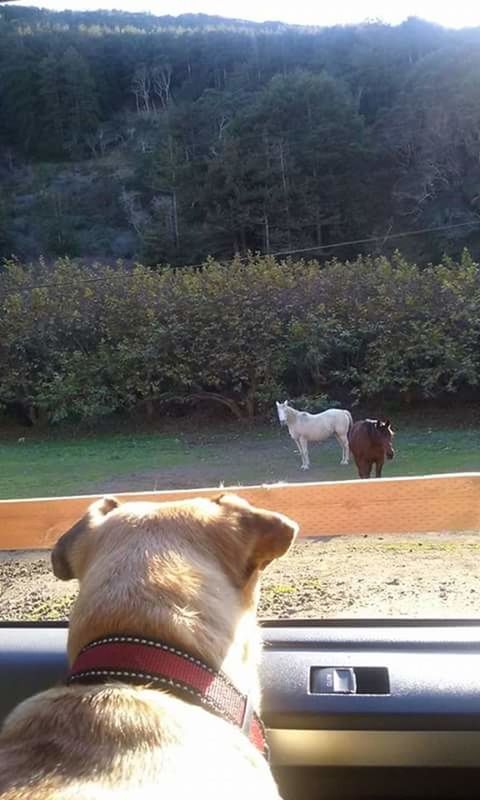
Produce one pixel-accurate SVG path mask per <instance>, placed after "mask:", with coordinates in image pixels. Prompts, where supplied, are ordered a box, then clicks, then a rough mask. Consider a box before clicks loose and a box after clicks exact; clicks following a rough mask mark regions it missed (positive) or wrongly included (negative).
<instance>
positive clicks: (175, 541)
mask: <svg viewBox="0 0 480 800" xmlns="http://www.w3.org/2000/svg"><path fill="white" fill-rule="evenodd" d="M297 530H298V526H297V525H296V523H295V522H293V521H292V520H291V519H289V518H288V517H285V516H283V515H281V514H278V513H274V512H271V511H266V510H264V509H260V508H256V507H254V506H252V505H250V504H249V503H248V502H247V501H246V500H243V499H241V498H240V497H238V496H236V495H231V494H221V495H219V496H218V497H216V498H215V499H212V500H210V499H205V498H197V499H192V500H186V501H179V502H172V503H150V502H125V503H120V502H119V501H118V499H116V498H114V497H104V498H103V499H101V500H98V501H96V502H95V503H94V504H93V505H91V506H90V508H89V509H88V511H87V513H86V514H85V516H84V517H83V518H82V519H81V520H80V521H79V522H77V523H76V524H75V525H74V526H73V527H72V528H71V529H70V530H69V531H67V532H66V533H65V534H64V535H63V536H62V537H61V538H60V539H59V540H58V542H57V543H56V545H55V547H54V549H53V551H52V556H51V558H52V566H53V571H54V573H55V575H56V576H57V577H58V578H60V579H61V580H71V579H78V581H79V585H80V588H79V594H78V598H77V600H76V603H75V605H74V607H73V609H72V613H71V617H70V624H69V633H68V659H69V664H70V672H69V676H68V678H67V682H66V685H62V686H59V687H57V688H53V689H50V690H48V691H45V692H42V693H40V694H38V695H35V696H34V697H32V698H30V699H28V700H26V701H24V702H23V703H21V704H20V705H19V706H17V708H16V709H14V710H13V711H12V712H11V714H10V715H9V716H8V717H7V719H6V721H5V723H4V726H3V729H2V732H1V734H0V798H1V800H14V798H15V800H113V798H115V800H146V799H147V798H148V799H150V798H152V800H154V798H155V800H157V798H166V797H175V798H176V800H187V798H188V800H191V797H192V796H193V795H195V797H197V798H208V800H220V798H222V800H225V798H226V797H228V798H229V800H230V798H233V800H246V799H247V798H252V800H253V798H262V800H270V799H271V800H273V798H278V797H279V795H278V789H277V786H276V783H275V781H274V779H273V777H272V774H271V772H270V768H269V765H268V761H267V759H266V758H265V755H266V746H265V740H264V734H263V729H262V726H261V721H260V719H259V717H258V714H259V706H260V687H259V680H258V670H257V665H258V661H259V656H260V636H259V632H258V628H257V623H256V607H257V602H258V594H259V582H260V581H259V578H260V576H261V572H262V570H263V569H264V568H265V567H266V566H267V565H268V564H269V563H270V562H271V561H272V560H273V559H275V558H278V557H279V556H282V555H283V554H284V553H286V551H287V550H288V548H289V547H290V545H291V543H292V541H293V540H294V538H295V536H296V533H297Z"/></svg>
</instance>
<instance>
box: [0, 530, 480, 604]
mask: <svg viewBox="0 0 480 800" xmlns="http://www.w3.org/2000/svg"><path fill="white" fill-rule="evenodd" d="M76 588H77V587H76V584H75V582H74V581H73V582H72V583H63V582H61V581H58V580H56V578H55V577H54V576H53V575H52V573H51V570H50V565H49V554H48V553H39V552H35V553H19V552H12V553H0V620H49V619H50V620H53V619H65V618H66V617H67V616H68V612H69V609H70V607H71V604H72V602H73V601H74V598H75V595H76ZM260 615H261V616H262V617H263V618H266V619H275V618H280V617H290V618H300V617H304V618H310V619H312V618H321V617H363V618H366V617H405V616H410V617H417V618H418V617H423V618H428V617H430V618H432V617H480V534H470V535H467V534H462V535H459V534H456V535H430V536H422V537H419V536H387V537H380V536H368V537H367V536H365V537H353V536H351V537H333V538H330V539H316V540H309V541H303V542H299V543H298V544H297V545H295V547H294V548H293V550H292V551H291V552H290V553H289V554H288V556H287V557H286V558H284V559H282V560H281V561H278V562H277V563H275V564H272V565H271V566H270V567H269V568H268V570H267V571H266V573H265V576H264V580H263V587H262V599H261V605H260Z"/></svg>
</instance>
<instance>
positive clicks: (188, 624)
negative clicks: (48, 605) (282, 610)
mask: <svg viewBox="0 0 480 800" xmlns="http://www.w3.org/2000/svg"><path fill="white" fill-rule="evenodd" d="M297 529H298V526H297V525H296V523H295V522H293V521H292V520H290V519H289V518H288V517H285V516H283V515H282V514H278V513H275V512H272V511H267V510H265V509H261V508H256V507H255V506H252V505H251V504H250V503H248V502H247V501H246V500H243V499H242V498H240V497H238V496H236V495H231V494H221V495H219V496H218V497H216V498H214V499H212V500H209V499H205V498H197V499H194V500H186V501H179V502H174V503H147V502H126V503H120V502H119V501H118V500H117V499H116V498H114V497H104V498H103V499H101V500H99V501H97V502H95V503H93V505H91V506H90V508H89V509H88V511H87V513H86V514H85V516H84V517H82V519H81V520H80V521H79V522H77V523H76V524H75V525H74V526H73V527H72V528H71V529H70V530H69V531H67V532H66V533H65V534H64V535H63V536H62V537H61V538H60V539H59V540H58V542H57V544H56V545H55V547H54V549H53V552H52V566H53V571H54V573H55V575H56V576H57V577H58V578H60V579H62V580H70V579H72V578H77V579H79V581H80V592H79V597H78V600H77V603H76V606H75V608H74V611H73V613H72V618H71V622H70V637H72V634H73V637H74V639H75V641H76V645H79V646H83V645H84V644H85V643H86V641H88V640H90V639H92V638H95V637H96V636H98V635H104V634H105V633H115V632H121V631H123V632H125V630H132V629H133V630H134V632H137V633H139V634H142V635H150V636H160V635H162V634H163V635H164V634H165V628H167V629H168V630H167V635H169V634H171V635H175V636H176V637H177V640H178V636H180V637H185V636H186V637H187V640H188V639H191V642H189V641H180V642H179V644H182V645H183V646H184V647H187V646H189V644H191V643H195V642H196V643H197V644H198V643H199V642H201V641H202V636H203V640H204V642H205V646H207V642H210V645H209V646H212V641H213V640H214V639H215V637H216V636H217V635H220V632H222V635H223V638H224V639H225V637H226V638H228V637H229V636H230V638H233V637H234V629H235V627H236V626H238V623H239V621H240V618H241V617H242V614H244V613H245V612H249V613H250V612H252V611H254V610H255V609H256V600H257V584H258V578H259V575H260V572H261V571H262V570H263V569H264V568H265V567H266V566H267V565H268V564H269V563H270V562H271V561H273V560H274V559H276V558H278V557H279V556H282V555H284V553H286V551H287V550H288V548H289V547H290V545H291V543H292V541H293V539H294V537H295V535H296V533H297ZM73 628H77V629H78V628H82V633H81V634H79V633H78V630H77V631H73V630H72V629H73ZM226 644H227V643H226V640H225V646H226ZM230 644H231V642H230ZM76 645H75V646H73V648H72V649H73V650H77V652H78V647H77V646H76ZM69 649H70V648H69ZM201 649H203V648H201Z"/></svg>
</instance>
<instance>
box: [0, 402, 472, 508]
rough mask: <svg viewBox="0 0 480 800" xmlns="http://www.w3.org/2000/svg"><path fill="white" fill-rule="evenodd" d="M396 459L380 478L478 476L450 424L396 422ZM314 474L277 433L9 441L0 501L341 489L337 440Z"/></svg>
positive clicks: (465, 434)
mask: <svg viewBox="0 0 480 800" xmlns="http://www.w3.org/2000/svg"><path fill="white" fill-rule="evenodd" d="M395 427H396V430H397V435H396V439H395V447H396V450H397V456H396V458H395V460H394V461H393V462H390V463H388V464H386V466H385V468H384V477H393V476H397V475H422V474H423V475H425V474H433V473H441V472H463V471H476V470H480V426H478V425H468V426H462V425H461V422H460V424H459V422H458V420H452V418H451V417H449V418H446V417H445V418H444V419H440V420H438V419H437V420H436V422H435V424H434V425H433V426H430V427H427V426H426V425H422V424H419V423H416V424H409V423H408V420H407V419H405V420H402V419H399V420H396V424H395ZM310 454H311V462H312V468H311V469H310V471H309V472H301V470H300V468H299V466H300V459H299V456H298V454H297V453H296V451H295V448H294V444H293V442H292V441H291V439H290V437H289V435H288V432H287V431H286V430H285V429H280V427H279V426H278V425H271V426H261V427H256V428H249V429H245V428H242V427H241V426H239V425H233V424H232V425H227V426H223V427H222V428H221V429H217V430H214V429H212V428H209V427H208V428H204V429H203V430H202V431H201V432H198V431H196V432H195V431H193V432H192V431H186V432H183V433H182V432H181V431H179V432H178V434H176V435H172V434H171V433H170V432H168V433H158V432H151V433H145V432H143V433H121V432H116V433H102V434H99V435H95V436H94V435H88V436H87V435H83V436H80V435H77V436H74V435H72V434H67V433H65V434H64V435H62V434H59V433H58V432H56V433H55V434H50V435H49V436H43V437H42V436H41V435H40V434H36V433H35V432H33V433H27V434H25V440H24V441H18V439H17V438H16V437H14V436H13V435H12V434H11V433H10V435H9V436H8V438H7V437H4V440H3V443H2V444H0V498H1V499H7V498H15V497H18V498H20V497H39V496H44V497H46V496H55V495H57V496H58V495H67V494H88V493H94V492H96V491H118V492H120V491H135V490H137V491H148V490H152V489H162V488H165V489H169V488H194V487H199V486H218V485H219V484H220V483H222V482H223V483H224V484H226V485H228V484H231V485H236V484H241V483H249V484H252V483H264V482H274V481H303V480H308V481H321V480H345V479H352V478H355V477H357V475H356V471H355V468H354V465H353V464H350V465H349V466H348V467H342V466H340V463H339V461H340V450H339V447H338V445H337V444H336V442H335V441H332V442H327V443H326V444H323V445H312V446H311V450H310Z"/></svg>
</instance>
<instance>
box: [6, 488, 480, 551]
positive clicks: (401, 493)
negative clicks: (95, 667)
mask: <svg viewBox="0 0 480 800" xmlns="http://www.w3.org/2000/svg"><path fill="white" fill-rule="evenodd" d="M225 491H232V492H235V493H237V494H239V495H241V496H242V497H245V498H246V499H247V500H249V501H250V502H252V503H254V504H255V505H258V506H263V507H265V508H270V509H272V510H275V511H281V512H283V513H284V514H288V516H290V517H292V518H293V519H295V520H297V522H298V523H299V524H300V535H301V536H306V537H314V536H341V535H346V534H394V533H397V534H405V533H430V532H451V533H455V532H464V531H480V473H459V474H452V475H429V476H424V477H415V478H384V479H381V480H370V481H358V480H356V481H341V482H325V483H293V484H292V483H290V484H273V485H266V486H233V487H226V488H223V489H218V488H210V489H189V490H183V491H181V490H179V491H164V492H151V493H150V492H138V493H133V494H118V495H117V497H118V498H119V499H120V500H135V499H139V500H155V501H171V500H181V499H185V498H188V497H198V496H202V497H212V496H215V495H218V494H219V493H220V492H225ZM99 496H100V495H82V496H77V497H52V498H35V499H31V500H2V501H0V549H2V550H33V549H45V548H50V547H51V546H52V545H53V544H54V542H55V541H56V540H57V538H58V537H59V536H60V535H61V534H62V533H63V532H64V531H66V530H67V529H68V528H69V527H70V526H71V525H72V524H73V523H74V522H75V521H76V520H77V519H78V518H79V517H81V516H82V515H83V514H84V512H85V510H86V508H87V507H88V506H89V504H90V503H92V502H93V501H94V500H95V499H96V498H97V497H99Z"/></svg>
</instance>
